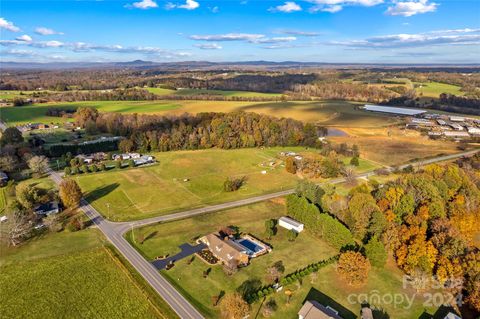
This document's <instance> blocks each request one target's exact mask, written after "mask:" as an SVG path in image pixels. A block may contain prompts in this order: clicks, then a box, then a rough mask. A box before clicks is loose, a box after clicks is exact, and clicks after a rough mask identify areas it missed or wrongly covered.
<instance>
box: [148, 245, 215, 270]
mask: <svg viewBox="0 0 480 319" xmlns="http://www.w3.org/2000/svg"><path fill="white" fill-rule="evenodd" d="M178 247H180V249H181V251H180V252H179V253H178V254H176V255H174V256H171V257H168V258H165V259H158V260H155V261H152V265H154V266H155V268H157V269H158V270H161V269H165V268H166V267H167V265H168V264H169V263H170V262H172V263H175V262H176V261H178V260H180V259H182V258H185V257H188V256H191V255H193V254H195V253H198V252H199V251H201V250H203V249H205V248H207V245H205V244H204V243H200V244H198V245H195V246H192V245H190V244H187V243H185V244H181V245H180V246H178Z"/></svg>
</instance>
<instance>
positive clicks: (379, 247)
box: [365, 236, 387, 267]
mask: <svg viewBox="0 0 480 319" xmlns="http://www.w3.org/2000/svg"><path fill="white" fill-rule="evenodd" d="M365 254H366V255H367V258H368V259H369V260H370V262H371V263H372V265H373V266H375V267H383V266H384V265H385V263H386V261H387V251H386V250H385V246H384V245H383V243H382V242H381V241H379V240H378V238H377V237H376V236H373V237H372V238H371V239H370V240H369V241H368V243H367V244H366V245H365Z"/></svg>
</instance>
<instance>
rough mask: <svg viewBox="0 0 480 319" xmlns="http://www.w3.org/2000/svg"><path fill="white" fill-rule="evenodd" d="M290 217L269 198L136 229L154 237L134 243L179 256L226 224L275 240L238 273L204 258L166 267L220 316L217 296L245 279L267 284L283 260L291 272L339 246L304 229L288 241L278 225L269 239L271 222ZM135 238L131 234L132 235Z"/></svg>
mask: <svg viewBox="0 0 480 319" xmlns="http://www.w3.org/2000/svg"><path fill="white" fill-rule="evenodd" d="M283 215H285V206H284V205H283V201H281V202H280V201H279V200H276V201H267V202H262V203H258V204H255V205H250V206H245V207H239V208H235V209H231V210H227V211H224V212H218V213H212V214H207V215H202V216H197V217H193V218H189V219H186V220H181V221H175V222H170V223H165V224H157V225H153V226H148V227H145V228H141V229H137V230H135V235H136V236H137V238H138V235H139V234H140V233H142V234H143V235H144V236H145V237H148V239H147V240H146V241H145V242H144V243H143V244H142V245H140V244H134V245H135V247H136V248H137V249H139V250H140V251H141V252H142V253H143V254H144V255H145V256H146V257H147V258H148V259H153V258H154V257H155V256H159V255H162V254H167V253H168V254H171V255H172V254H175V253H177V252H178V251H179V249H178V245H181V244H183V243H185V242H187V243H194V242H195V239H196V238H198V237H199V236H203V235H206V234H208V233H212V232H215V231H218V229H219V228H220V227H224V226H237V227H239V228H240V231H241V232H245V233H250V234H253V235H254V236H256V237H257V238H259V239H262V240H264V241H265V242H266V243H269V244H270V245H271V246H272V247H273V250H272V252H271V253H269V254H267V255H264V256H261V257H258V258H256V259H253V260H252V262H251V264H250V265H249V266H248V267H245V268H242V269H240V270H239V271H238V272H237V273H236V274H234V275H232V276H227V275H226V274H225V273H224V272H223V269H222V267H221V266H220V265H214V266H212V265H208V264H206V263H205V262H203V261H202V260H200V258H198V257H195V259H194V261H193V262H192V263H191V264H190V265H187V261H188V260H189V259H190V258H186V259H184V260H181V261H178V262H177V263H176V265H175V266H174V267H173V268H172V269H171V270H168V271H162V273H163V274H164V275H166V276H167V277H168V278H169V279H170V280H171V281H172V282H173V283H174V284H175V285H177V286H178V287H180V290H181V291H182V292H183V293H184V294H185V295H186V296H187V297H188V299H190V300H191V301H192V302H193V304H194V305H196V306H197V307H198V308H199V309H201V310H202V311H203V312H204V314H205V315H206V316H207V317H209V318H216V317H218V309H217V308H214V307H212V302H211V297H212V296H215V295H218V294H220V292H221V291H223V292H226V293H229V292H233V291H235V290H236V289H238V288H239V287H240V286H241V285H242V284H243V283H245V282H248V281H250V282H253V281H257V282H259V283H265V276H266V269H267V268H268V267H270V266H271V265H272V264H273V263H275V262H277V261H282V262H283V264H284V266H285V271H286V273H289V272H293V271H295V270H296V269H297V268H300V267H303V266H306V265H308V264H310V263H312V262H313V261H319V260H322V259H326V258H329V257H331V256H334V255H335V254H336V250H335V249H333V248H331V247H330V246H328V245H326V244H325V243H324V242H323V241H321V240H318V239H316V238H314V237H312V236H310V235H308V234H307V233H302V234H300V236H299V237H298V238H297V240H296V241H295V242H289V241H288V240H287V231H286V230H284V229H278V232H277V234H276V236H274V237H272V239H270V240H267V239H266V238H265V220H267V219H271V218H279V217H281V216H283ZM127 237H129V239H131V234H130V233H129V234H127ZM208 268H211V272H210V273H209V275H208V277H207V278H206V279H205V278H203V275H202V274H203V271H205V270H207V269H208Z"/></svg>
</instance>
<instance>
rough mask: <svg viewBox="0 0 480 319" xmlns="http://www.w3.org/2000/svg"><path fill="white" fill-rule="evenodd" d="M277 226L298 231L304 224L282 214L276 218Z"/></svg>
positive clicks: (301, 229) (300, 230)
mask: <svg viewBox="0 0 480 319" xmlns="http://www.w3.org/2000/svg"><path fill="white" fill-rule="evenodd" d="M278 226H281V227H283V228H286V229H288V230H294V231H295V232H297V233H300V232H302V231H303V226H304V225H303V224H302V223H299V222H297V221H296V220H294V219H291V218H290V217H286V216H283V217H280V218H279V219H278Z"/></svg>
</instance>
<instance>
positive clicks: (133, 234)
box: [130, 224, 136, 244]
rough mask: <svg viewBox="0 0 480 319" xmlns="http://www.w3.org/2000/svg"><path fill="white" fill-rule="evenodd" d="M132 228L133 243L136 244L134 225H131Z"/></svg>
mask: <svg viewBox="0 0 480 319" xmlns="http://www.w3.org/2000/svg"><path fill="white" fill-rule="evenodd" d="M130 226H131V227H132V240H133V243H134V244H136V242H135V233H134V232H133V224H131V225H130Z"/></svg>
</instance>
